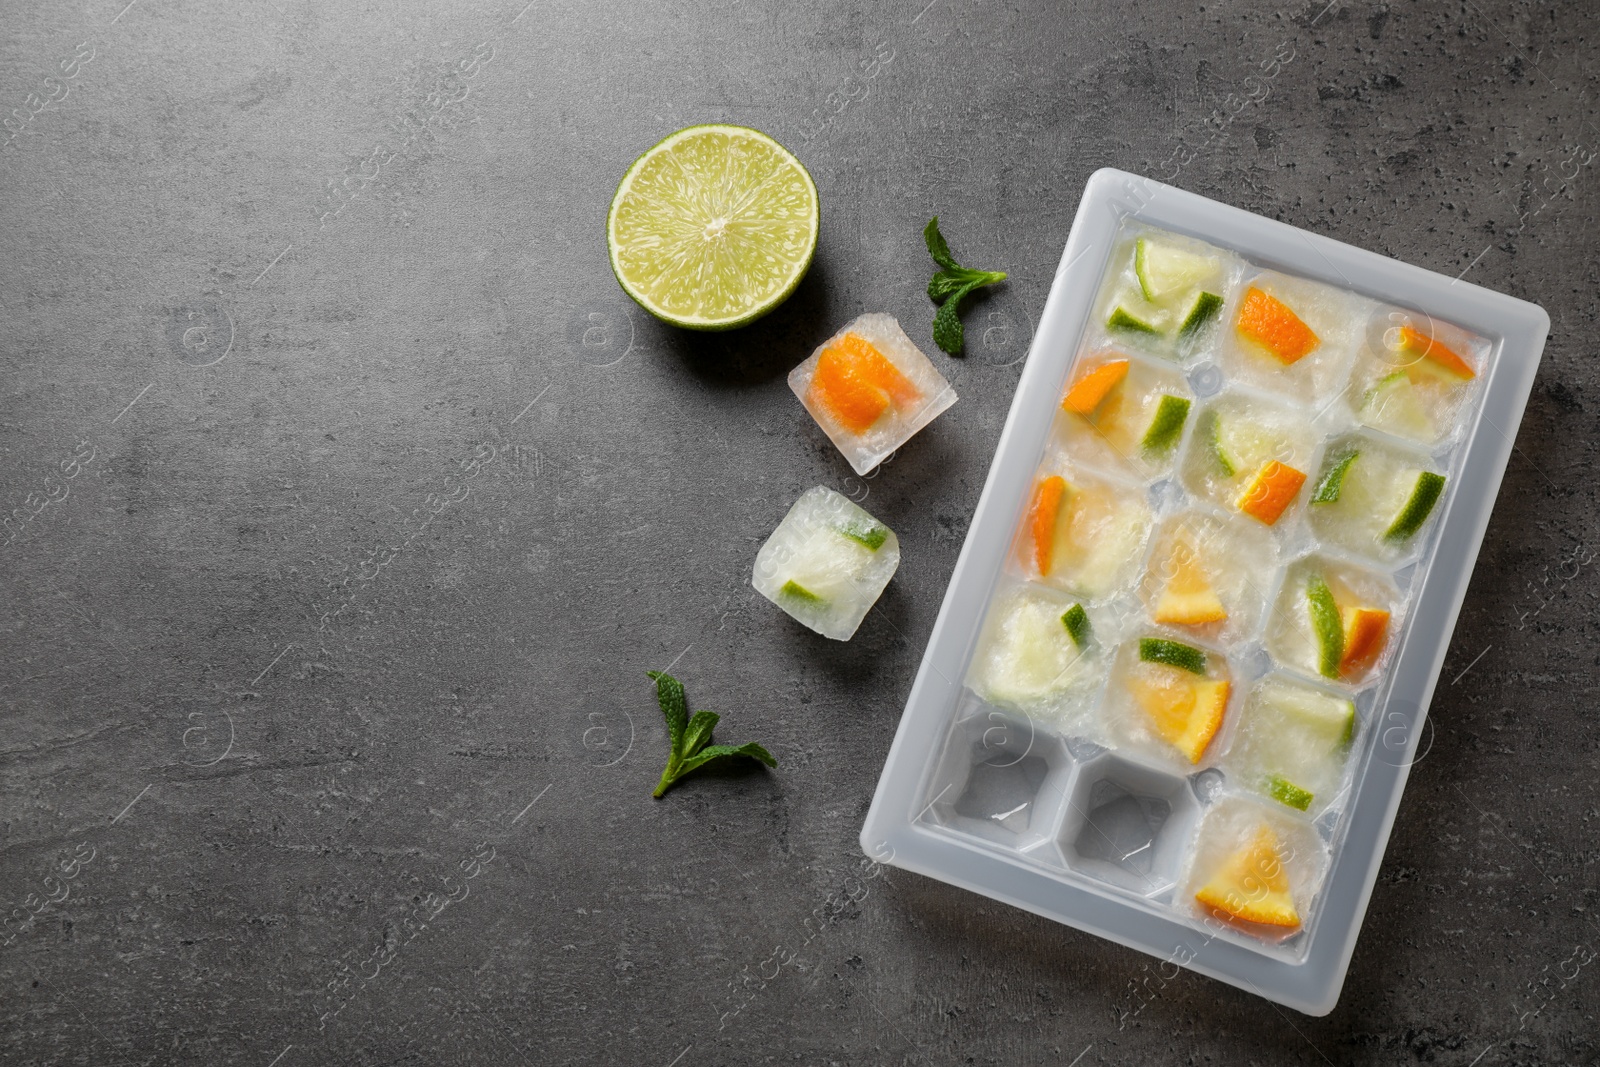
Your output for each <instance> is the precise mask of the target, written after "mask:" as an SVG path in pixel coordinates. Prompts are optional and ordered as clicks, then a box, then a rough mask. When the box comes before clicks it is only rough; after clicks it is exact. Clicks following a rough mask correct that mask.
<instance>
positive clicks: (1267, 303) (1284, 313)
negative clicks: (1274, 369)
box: [1238, 286, 1321, 364]
mask: <svg viewBox="0 0 1600 1067" xmlns="http://www.w3.org/2000/svg"><path fill="white" fill-rule="evenodd" d="M1238 326H1239V332H1240V333H1242V334H1244V335H1245V336H1246V337H1248V338H1249V339H1250V340H1252V341H1254V342H1256V343H1257V344H1259V345H1261V346H1262V347H1263V348H1265V349H1266V350H1267V351H1268V352H1271V353H1272V354H1273V355H1275V356H1277V357H1278V359H1280V360H1281V361H1283V362H1284V363H1285V364H1289V363H1293V362H1294V361H1295V360H1297V359H1300V358H1301V357H1302V356H1305V355H1307V354H1309V353H1310V352H1311V350H1312V349H1313V348H1316V347H1317V345H1318V344H1320V343H1321V342H1320V341H1319V340H1318V339H1317V335H1316V334H1315V333H1313V332H1312V331H1311V327H1309V326H1307V325H1306V324H1305V323H1303V322H1301V321H1300V316H1299V315H1296V314H1295V313H1294V312H1293V311H1292V310H1290V308H1289V305H1288V304H1285V303H1284V302H1283V301H1282V300H1279V299H1278V298H1277V297H1275V296H1272V295H1270V294H1268V293H1264V292H1262V291H1261V290H1260V289H1257V288H1255V287H1254V286H1252V287H1251V288H1250V291H1249V292H1247V293H1245V294H1244V300H1243V302H1241V303H1240V305H1239V321H1238Z"/></svg>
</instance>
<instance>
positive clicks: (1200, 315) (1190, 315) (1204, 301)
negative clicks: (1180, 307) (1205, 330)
mask: <svg viewBox="0 0 1600 1067" xmlns="http://www.w3.org/2000/svg"><path fill="white" fill-rule="evenodd" d="M1221 310H1222V297H1220V296H1218V295H1217V294H1216V293H1208V292H1205V291H1204V290H1202V291H1200V292H1198V293H1196V294H1195V297H1194V301H1193V303H1191V304H1190V305H1189V310H1188V311H1186V312H1185V313H1184V316H1183V320H1182V323H1181V324H1180V325H1179V326H1178V337H1179V338H1185V337H1189V336H1191V335H1192V334H1196V333H1199V332H1200V328H1201V327H1203V326H1204V325H1205V324H1206V323H1208V322H1210V321H1211V320H1212V319H1214V318H1216V317H1217V312H1219V311H1221Z"/></svg>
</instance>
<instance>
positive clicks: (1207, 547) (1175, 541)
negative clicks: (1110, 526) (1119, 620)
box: [1140, 508, 1278, 643]
mask: <svg viewBox="0 0 1600 1067" xmlns="http://www.w3.org/2000/svg"><path fill="white" fill-rule="evenodd" d="M1277 566H1278V546H1277V543H1276V541H1275V539H1274V538H1273V536H1272V534H1271V533H1270V532H1269V531H1268V530H1267V529H1266V527H1264V526H1262V525H1261V524H1260V523H1258V522H1253V521H1251V520H1249V519H1247V518H1243V517H1239V518H1223V517H1221V516H1219V515H1215V514H1212V513H1211V512H1209V511H1202V510H1200V509H1198V508H1190V509H1188V510H1186V511H1181V512H1178V513H1177V514H1175V515H1169V516H1168V517H1167V518H1166V519H1164V520H1163V521H1162V523H1161V525H1160V527H1159V528H1158V529H1157V532H1156V537H1155V545H1154V547H1153V548H1152V549H1151V552H1150V560H1149V562H1148V563H1147V564H1146V567H1145V576H1144V582H1143V583H1142V584H1141V586H1140V594H1141V595H1142V596H1143V598H1144V603H1145V610H1146V611H1147V612H1148V613H1149V616H1150V618H1151V619H1153V620H1154V621H1155V622H1157V623H1160V624H1161V625H1163V626H1173V627H1177V628H1179V629H1182V630H1186V631H1188V632H1190V633H1193V634H1195V635H1196V636H1198V637H1201V638H1203V639H1205V640H1208V641H1226V642H1230V643H1231V642H1235V641H1238V640H1240V639H1242V638H1244V637H1247V636H1249V635H1250V634H1253V633H1254V632H1255V629H1256V624H1257V623H1259V622H1260V621H1261V613H1262V611H1263V609H1264V608H1265V607H1266V603H1267V597H1268V596H1269V595H1270V594H1271V592H1272V582H1273V579H1274V578H1275V577H1276V576H1277Z"/></svg>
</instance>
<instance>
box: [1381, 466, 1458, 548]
mask: <svg viewBox="0 0 1600 1067" xmlns="http://www.w3.org/2000/svg"><path fill="white" fill-rule="evenodd" d="M1443 492H1444V475H1442V474H1435V473H1433V472H1432V471H1423V472H1422V473H1420V474H1418V475H1417V484H1416V487H1415V488H1414V489H1412V490H1411V499H1409V500H1407V501H1406V506H1405V507H1404V508H1401V509H1400V514H1399V515H1397V516H1395V520H1394V522H1393V523H1391V524H1390V526H1389V528H1388V529H1387V530H1385V531H1384V532H1383V539H1384V540H1385V541H1404V540H1407V539H1408V538H1410V537H1412V536H1413V535H1415V534H1416V532H1417V531H1418V530H1420V529H1422V524H1423V523H1425V522H1427V521H1428V515H1429V514H1431V513H1432V511H1433V506H1434V505H1435V504H1437V503H1438V502H1439V496H1440V494H1441V493H1443Z"/></svg>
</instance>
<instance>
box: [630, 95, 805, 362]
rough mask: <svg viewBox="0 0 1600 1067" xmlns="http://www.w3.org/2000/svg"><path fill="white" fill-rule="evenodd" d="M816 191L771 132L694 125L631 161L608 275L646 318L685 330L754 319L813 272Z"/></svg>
mask: <svg viewBox="0 0 1600 1067" xmlns="http://www.w3.org/2000/svg"><path fill="white" fill-rule="evenodd" d="M820 218H821V216H820V214H819V211H818V204H817V187H816V185H815V184H814V183H813V182H812V180H811V176H810V175H809V174H808V173H806V169H805V167H804V166H803V165H802V164H801V163H800V161H799V160H798V159H796V158H795V157H794V156H793V155H792V154H791V153H790V152H789V151H788V150H787V149H785V148H784V147H783V146H782V145H780V144H778V142H776V141H774V140H773V139H772V138H770V137H768V136H767V135H766V134H764V133H761V132H760V131H758V130H752V129H748V128H746V127H743V126H721V125H708V126H690V127H688V128H687V129H682V130H679V131H678V132H677V133H674V134H672V135H671V136H669V137H667V138H666V139H664V140H663V141H661V142H660V143H659V144H657V145H656V146H655V147H653V148H651V149H650V150H649V151H648V152H646V153H645V154H644V155H642V156H640V157H639V158H638V159H637V160H635V161H634V163H633V166H631V167H629V168H628V172H627V173H626V174H625V175H623V178H622V182H621V183H620V184H619V185H618V186H617V192H616V196H615V197H614V198H613V199H612V201H611V212H610V215H609V216H608V218H607V220H606V236H607V245H608V247H609V250H610V254H611V269H612V271H613V272H614V273H615V274H616V276H617V281H618V282H619V283H620V284H621V285H622V288H623V289H624V290H625V291H626V292H627V294H628V295H629V296H631V297H632V298H633V299H634V300H636V301H638V302H639V304H640V306H642V307H643V308H644V309H645V310H646V311H648V312H650V314H652V315H654V316H655V317H656V318H658V319H661V320H662V321H664V322H668V323H671V324H673V325H676V326H682V327H686V328H689V329H700V330H719V329H729V328H732V327H734V326H742V325H744V324H745V323H748V322H751V321H754V320H755V319H757V318H759V317H760V316H762V315H764V314H766V313H767V312H769V311H771V310H772V309H773V308H775V307H777V306H778V305H779V304H781V303H782V302H783V301H784V299H785V298H787V297H788V296H789V294H790V293H792V292H793V291H794V289H795V287H796V286H798V285H799V284H800V279H801V278H802V277H804V275H805V273H806V269H807V268H808V267H809V266H810V265H811V257H812V254H813V253H814V252H815V251H816V247H817V232H818V229H819V225H820Z"/></svg>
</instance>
